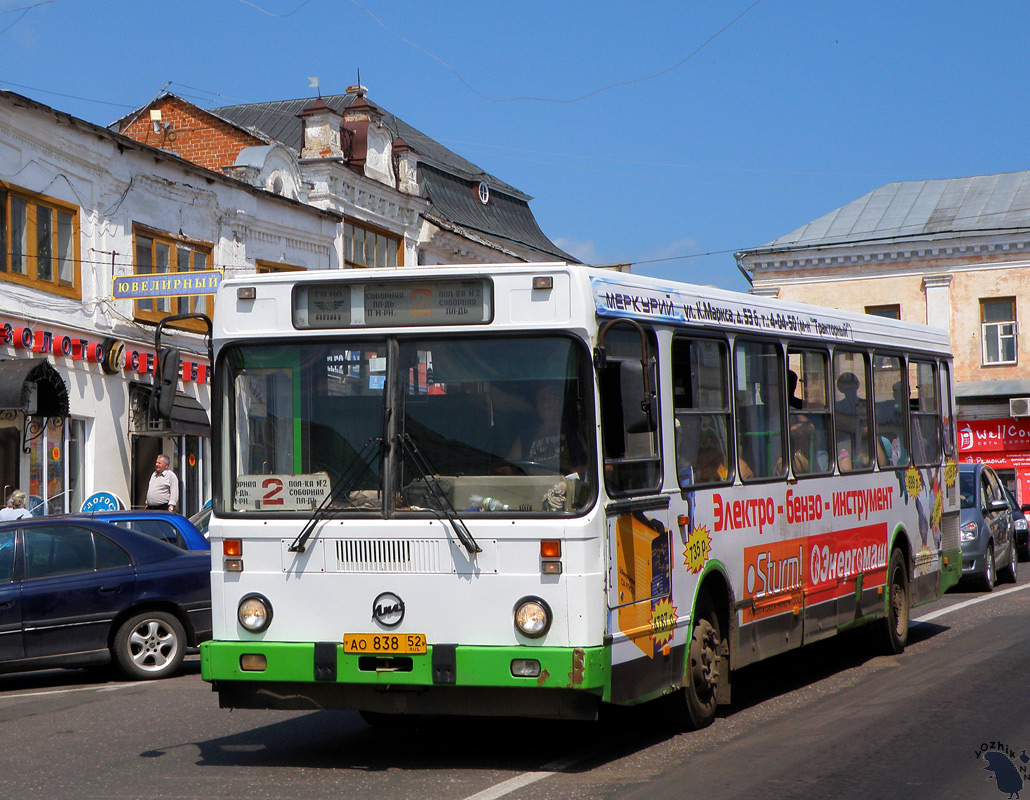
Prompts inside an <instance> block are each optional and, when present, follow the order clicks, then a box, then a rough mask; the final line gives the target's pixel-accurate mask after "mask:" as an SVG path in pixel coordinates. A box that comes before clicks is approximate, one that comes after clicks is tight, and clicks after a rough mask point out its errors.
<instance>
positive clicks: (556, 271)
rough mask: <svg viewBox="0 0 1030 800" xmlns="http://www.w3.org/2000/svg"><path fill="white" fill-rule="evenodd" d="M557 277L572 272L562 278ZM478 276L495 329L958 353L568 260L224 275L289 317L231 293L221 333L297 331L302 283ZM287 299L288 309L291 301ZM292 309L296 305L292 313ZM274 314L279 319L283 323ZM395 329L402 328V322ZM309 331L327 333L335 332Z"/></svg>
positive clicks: (767, 302)
mask: <svg viewBox="0 0 1030 800" xmlns="http://www.w3.org/2000/svg"><path fill="white" fill-rule="evenodd" d="M547 276H551V277H552V283H551V286H552V288H551V289H549V290H542V289H535V288H534V285H533V281H532V279H533V278H534V277H537V278H546V277H547ZM557 276H567V277H565V278H563V279H561V280H557ZM477 279H479V280H489V281H490V282H491V283H492V284H493V286H494V291H493V302H492V304H491V307H490V309H489V311H490V316H489V319H488V320H487V321H481V322H480V323H479V324H480V325H482V326H486V327H506V328H510V327H519V328H523V329H524V328H525V327H526V326H527V324H530V323H539V324H534V325H533V327H540V328H541V329H542V328H545V327H547V323H548V322H553V323H554V324H557V325H559V326H560V327H565V328H570V327H583V328H591V327H594V326H595V325H596V324H597V320H598V319H601V320H604V319H615V318H626V319H635V320H638V321H641V322H644V321H650V322H653V323H655V324H659V325H672V326H677V327H679V326H685V327H691V328H696V327H700V328H705V329H708V330H712V329H716V330H725V331H732V332H735V333H746V332H753V333H766V334H773V335H780V336H785V337H788V338H797V339H803V340H812V341H819V342H823V343H828V342H836V343H847V342H855V343H862V344H869V345H890V346H892V347H901V348H905V349H916V350H923V351H928V352H934V353H941V354H950V342H949V336H948V331H947V330H946V329H943V328H937V327H930V326H926V325H921V324H918V323H912V322H903V321H898V320H891V319H886V318H883V317H876V316H872V315H869V314H861V313H856V312H851V311H841V310H837V309H831V308H823V307H820V306H813V305H808V304H805V303H795V302H787V301H784V300H779V299H777V298H772V297H764V296H759V295H750V294H745V293H742V292H734V291H729V290H726V289H719V288H715V287H711V286H700V285H696V284H688V283H677V282H675V281H669V280H664V279H659V278H651V277H647V276H643V275H632V274H629V273H623V272H618V271H615V270H612V269H604V268H598V267H586V266H580V265H575V264H567V263H562V262H554V263H551V262H533V263H525V264H459V265H431V266H419V267H397V268H378V269H346V270H307V271H289V272H286V271H284V272H274V273H269V274H262V275H247V276H242V277H235V278H231V279H226V280H224V281H222V283H221V285H220V286H219V289H218V294H219V296H220V297H223V296H232V295H237V290H238V289H240V288H243V287H251V286H253V287H255V291H256V295H257V296H256V298H255V301H254V302H255V303H258V302H259V301H260V300H261V299H263V298H266V297H267V298H268V299H270V300H271V299H273V298H274V299H275V300H276V301H279V300H281V301H283V302H279V303H277V308H276V310H277V311H278V312H279V314H275V313H270V312H271V309H270V308H267V307H266V308H265V309H264V310H262V311H260V312H259V314H258V317H257V319H261V320H264V323H263V324H261V325H259V326H257V327H254V326H253V325H252V324H247V323H245V322H244V320H243V319H242V318H240V317H241V314H244V313H246V312H247V310H248V309H245V308H243V307H238V304H237V303H226V302H224V299H222V300H220V301H219V302H216V303H215V321H216V325H215V331H216V338H223V337H224V336H226V335H236V334H240V335H246V334H248V333H251V334H253V335H264V336H267V335H269V334H270V333H273V332H275V331H277V330H278V331H280V332H285V331H287V330H291V329H292V326H291V324H290V320H291V316H290V303H291V302H292V301H291V300H290V299H289V293H290V292H291V291H292V287H293V286H294V285H304V284H323V285H324V284H327V283H332V284H335V283H337V282H340V283H365V284H369V283H375V284H383V283H388V282H394V281H397V282H407V283H411V282H423V283H425V284H426V286H432V285H433V284H434V283H435V284H439V283H441V282H443V281H447V280H452V281H454V280H461V281H468V280H477ZM520 290H521V291H520ZM526 291H530V292H531V291H537V292H541V291H549V292H551V293H552V294H551V295H550V300H551V302H552V303H553V305H554V306H555V307H556V315H555V316H554V318H553V319H549V318H548V317H547V315H546V314H545V315H544V316H543V317H541V316H539V315H537V316H532V315H531V316H530V317H527V316H526V315H524V314H522V313H520V310H519V307H518V303H519V302H520V301H519V298H522V299H524V300H525V301H526V302H527V303H528V302H529V301H530V299H531V297H530V295H528V294H524V292H526ZM237 296H239V295H237ZM532 299H533V300H534V301H539V300H543V299H544V297H543V296H542V295H541V296H539V297H537V296H533V297H532ZM283 304H285V306H286V308H282V307H281V306H282V305H283ZM253 310H254V311H257V310H258V309H256V308H255V309H253ZM282 312H286V313H285V318H284V317H283V316H282ZM273 319H278V322H277V323H275V324H274V325H272V323H271V320H273ZM252 321H253V320H252ZM339 327H347V326H336V327H335V329H336V332H339V330H338V328H339ZM375 327H376V326H375V325H373V324H364V323H362V324H361V325H360V326H359V328H358V329H359V330H366V331H367V330H369V329H371V328H375ZM391 327H393V328H395V329H396V328H397V326H396V325H393V326H391ZM412 327H419V326H418V325H413V326H412ZM306 332H308V333H322V334H324V333H325V332H326V331H325V330H321V331H319V330H308V331H306Z"/></svg>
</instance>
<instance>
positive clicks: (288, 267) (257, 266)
mask: <svg viewBox="0 0 1030 800" xmlns="http://www.w3.org/2000/svg"><path fill="white" fill-rule="evenodd" d="M305 269H306V268H305V267H298V266H297V265H296V264H280V263H278V262H276V261H264V260H263V259H260V258H259V259H257V260H256V261H255V262H254V272H255V274H257V275H270V274H272V273H275V272H304V270H305Z"/></svg>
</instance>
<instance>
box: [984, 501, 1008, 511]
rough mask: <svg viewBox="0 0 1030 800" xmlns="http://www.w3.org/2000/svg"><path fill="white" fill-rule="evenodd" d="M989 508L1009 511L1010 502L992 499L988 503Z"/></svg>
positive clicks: (990, 509)
mask: <svg viewBox="0 0 1030 800" xmlns="http://www.w3.org/2000/svg"><path fill="white" fill-rule="evenodd" d="M987 509H988V510H989V511H1008V510H1009V504H1008V503H1007V502H1006V501H1004V500H992V501H991V502H990V503H989V504H988V506H987Z"/></svg>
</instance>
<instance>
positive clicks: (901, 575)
mask: <svg viewBox="0 0 1030 800" xmlns="http://www.w3.org/2000/svg"><path fill="white" fill-rule="evenodd" d="M908 612H909V597H908V568H907V567H906V566H905V555H904V553H902V552H901V550H895V551H894V552H893V553H891V560H890V563H889V564H888V566H887V617H886V618H885V619H884V620H883V621H882V622H881V623H880V624H881V630H882V631H883V636H882V641H883V645H884V649H885V650H886V651H887V653H888V654H890V655H898V654H899V653H902V652H904V650H905V645H906V644H908Z"/></svg>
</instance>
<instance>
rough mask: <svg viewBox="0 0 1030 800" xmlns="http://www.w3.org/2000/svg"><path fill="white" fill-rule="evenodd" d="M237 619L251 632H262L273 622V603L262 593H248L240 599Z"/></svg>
mask: <svg viewBox="0 0 1030 800" xmlns="http://www.w3.org/2000/svg"><path fill="white" fill-rule="evenodd" d="M236 619H238V620H239V621H240V625H242V626H243V627H244V628H246V629H247V630H248V631H250V632H251V633H261V631H263V630H264V629H265V628H267V627H268V626H269V624H271V622H272V604H271V603H269V602H268V598H267V597H263V596H262V595H260V594H248V595H247V596H246V597H244V598H243V599H242V600H240V606H239V608H238V609H237V610H236Z"/></svg>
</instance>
